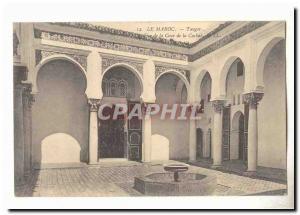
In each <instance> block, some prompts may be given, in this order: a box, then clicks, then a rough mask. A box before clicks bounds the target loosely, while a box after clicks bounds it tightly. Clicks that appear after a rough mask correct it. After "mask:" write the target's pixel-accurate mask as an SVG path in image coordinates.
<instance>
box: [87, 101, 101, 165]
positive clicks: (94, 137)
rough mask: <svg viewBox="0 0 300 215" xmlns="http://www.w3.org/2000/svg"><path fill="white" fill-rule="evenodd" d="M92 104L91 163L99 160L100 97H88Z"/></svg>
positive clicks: (90, 129)
mask: <svg viewBox="0 0 300 215" xmlns="http://www.w3.org/2000/svg"><path fill="white" fill-rule="evenodd" d="M88 103H89V105H90V122H89V123H90V127H89V164H96V163H97V162H98V107H99V105H100V99H88Z"/></svg>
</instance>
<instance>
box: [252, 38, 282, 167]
mask: <svg viewBox="0 0 300 215" xmlns="http://www.w3.org/2000/svg"><path fill="white" fill-rule="evenodd" d="M263 80H264V97H263V99H262V100H261V102H260V103H259V105H258V116H257V117H258V165H260V166H267V167H275V168H282V169H286V86H285V80H286V79H285V45H284V42H283V41H281V42H279V43H278V44H277V45H275V46H274V47H273V49H272V50H271V51H270V53H269V55H268V57H267V59H266V62H265V67H264V75H263Z"/></svg>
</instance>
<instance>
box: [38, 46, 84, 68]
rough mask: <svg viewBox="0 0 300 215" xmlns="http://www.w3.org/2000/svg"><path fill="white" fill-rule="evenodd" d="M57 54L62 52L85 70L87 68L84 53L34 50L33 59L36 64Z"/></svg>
mask: <svg viewBox="0 0 300 215" xmlns="http://www.w3.org/2000/svg"><path fill="white" fill-rule="evenodd" d="M57 54H63V55H66V56H68V57H70V58H72V59H73V60H75V61H76V62H78V63H79V64H80V65H81V66H82V67H83V68H84V69H85V70H86V69H87V57H86V56H85V55H78V54H70V53H62V52H56V51H46V50H36V53H35V61H36V65H37V64H39V63H40V62H41V60H43V59H44V58H46V57H49V56H52V55H57Z"/></svg>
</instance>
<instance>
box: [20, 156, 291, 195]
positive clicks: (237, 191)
mask: <svg viewBox="0 0 300 215" xmlns="http://www.w3.org/2000/svg"><path fill="white" fill-rule="evenodd" d="M163 171H164V170H163V165H162V164H161V163H158V162H157V163H154V162H152V163H148V164H145V163H139V162H132V161H128V162H122V163H120V162H119V163H118V162H116V163H112V162H107V163H105V162H103V163H99V164H96V165H92V166H90V165H85V164H83V165H82V166H78V165H74V167H68V168H64V167H57V166H56V167H55V166H52V167H51V166H48V168H42V169H40V170H34V171H33V173H32V174H31V175H30V177H28V178H27V180H26V183H25V184H22V185H19V186H17V187H16V191H15V195H16V196H19V197H109V196H143V194H142V193H139V192H138V191H136V190H135V189H134V188H133V185H134V177H135V176H142V175H147V174H150V173H154V172H163ZM269 171H275V170H272V169H270V170H269ZM189 172H194V173H202V174H206V175H215V176H216V177H217V187H216V189H215V191H214V193H213V194H212V195H214V196H238V195H240V196H243V195H286V194H287V191H286V189H287V185H286V183H285V182H284V181H279V182H278V181H276V182H275V180H269V179H268V180H267V179H266V180H264V179H261V178H249V177H245V176H242V175H238V174H235V173H232V172H224V171H218V170H213V169H209V168H204V167H200V166H195V165H191V166H190V169H189Z"/></svg>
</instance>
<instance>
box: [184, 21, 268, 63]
mask: <svg viewBox="0 0 300 215" xmlns="http://www.w3.org/2000/svg"><path fill="white" fill-rule="evenodd" d="M267 23H268V22H250V23H249V24H247V25H245V26H243V27H241V28H239V29H237V30H236V31H234V32H232V33H231V34H228V35H226V36H225V37H223V38H222V39H220V40H218V41H216V42H214V43H212V44H210V45H209V46H207V47H205V48H203V49H201V50H200V51H198V52H196V53H195V54H192V55H190V56H189V59H188V60H189V61H195V60H197V59H199V58H201V57H203V56H205V55H207V54H209V53H211V52H213V51H215V50H217V49H219V48H222V47H223V46H225V45H227V44H229V43H231V42H232V41H234V40H237V39H238V38H240V37H242V36H244V35H246V34H248V33H250V32H252V31H254V30H256V29H257V28H259V27H262V26H264V25H265V24H267Z"/></svg>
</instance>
